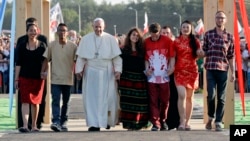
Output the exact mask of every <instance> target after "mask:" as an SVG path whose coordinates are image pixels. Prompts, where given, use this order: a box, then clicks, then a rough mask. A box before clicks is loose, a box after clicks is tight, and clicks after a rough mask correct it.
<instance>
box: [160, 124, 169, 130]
mask: <svg viewBox="0 0 250 141" xmlns="http://www.w3.org/2000/svg"><path fill="white" fill-rule="evenodd" d="M160 130H161V131H167V130H168V125H167V123H166V122H162V123H161V129H160Z"/></svg>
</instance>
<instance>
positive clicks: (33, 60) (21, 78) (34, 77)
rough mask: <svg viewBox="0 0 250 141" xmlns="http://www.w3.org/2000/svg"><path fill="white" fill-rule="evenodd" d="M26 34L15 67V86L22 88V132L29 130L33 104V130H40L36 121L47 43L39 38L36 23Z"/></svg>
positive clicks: (18, 50) (27, 29)
mask: <svg viewBox="0 0 250 141" xmlns="http://www.w3.org/2000/svg"><path fill="white" fill-rule="evenodd" d="M26 34H27V36H28V39H27V41H26V42H23V43H20V45H19V47H18V49H17V51H16V57H17V58H16V67H15V71H16V73H15V86H16V88H17V89H19V90H20V96H21V103H22V107H21V108H22V118H23V127H21V128H19V131H20V132H29V129H28V119H29V110H30V108H29V106H31V115H32V131H39V129H38V128H37V125H36V123H37V117H38V111H39V104H40V103H41V100H42V95H43V88H44V80H43V79H42V76H41V69H42V62H43V60H44V57H43V53H44V51H45V47H46V44H45V43H44V42H41V41H38V40H37V35H38V27H37V25H36V24H28V25H27V28H26Z"/></svg>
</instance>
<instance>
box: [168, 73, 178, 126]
mask: <svg viewBox="0 0 250 141" xmlns="http://www.w3.org/2000/svg"><path fill="white" fill-rule="evenodd" d="M169 86H170V100H169V108H168V116H167V120H166V123H167V125H168V130H171V129H175V128H178V126H179V124H180V116H179V112H178V107H177V101H178V92H177V89H176V86H175V83H174V74H172V75H170V83H169Z"/></svg>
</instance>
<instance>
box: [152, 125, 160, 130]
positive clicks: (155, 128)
mask: <svg viewBox="0 0 250 141" xmlns="http://www.w3.org/2000/svg"><path fill="white" fill-rule="evenodd" d="M158 130H159V128H158V127H157V126H156V125H153V127H152V128H151V131H158Z"/></svg>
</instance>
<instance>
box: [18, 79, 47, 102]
mask: <svg viewBox="0 0 250 141" xmlns="http://www.w3.org/2000/svg"><path fill="white" fill-rule="evenodd" d="M18 83H19V89H20V94H21V102H22V103H29V104H41V101H42V96H43V88H44V80H43V79H33V78H24V77H19V82H18Z"/></svg>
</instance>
